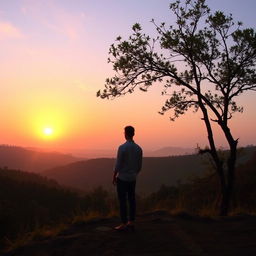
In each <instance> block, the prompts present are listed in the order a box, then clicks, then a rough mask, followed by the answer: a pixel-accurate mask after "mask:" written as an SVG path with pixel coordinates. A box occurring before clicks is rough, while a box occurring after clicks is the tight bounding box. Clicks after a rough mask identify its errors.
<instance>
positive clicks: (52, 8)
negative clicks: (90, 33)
mask: <svg viewBox="0 0 256 256" xmlns="http://www.w3.org/2000/svg"><path fill="white" fill-rule="evenodd" d="M60 3H61V2H55V1H52V0H43V1H42V0H38V1H34V0H24V2H23V6H22V8H21V12H22V13H23V14H24V15H26V16H30V17H31V18H33V19H34V21H37V24H38V25H39V26H43V27H46V28H47V29H49V30H51V31H52V32H53V33H55V34H58V35H62V36H64V37H66V38H68V39H70V40H77V39H79V38H80V35H81V34H83V33H84V27H85V13H84V12H82V11H80V10H79V11H76V12H71V11H70V10H69V9H67V8H65V6H64V5H63V4H60Z"/></svg>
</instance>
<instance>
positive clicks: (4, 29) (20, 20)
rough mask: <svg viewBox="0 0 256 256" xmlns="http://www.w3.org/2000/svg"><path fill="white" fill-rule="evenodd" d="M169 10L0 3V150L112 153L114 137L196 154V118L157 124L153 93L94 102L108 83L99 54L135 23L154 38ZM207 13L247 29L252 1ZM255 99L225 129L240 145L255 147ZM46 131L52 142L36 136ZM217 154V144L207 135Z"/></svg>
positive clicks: (161, 119)
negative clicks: (220, 13)
mask: <svg viewBox="0 0 256 256" xmlns="http://www.w3.org/2000/svg"><path fill="white" fill-rule="evenodd" d="M169 3H170V1H167V0H163V1H156V0H140V1H135V0H132V1H117V0H110V1H103V0H101V1H82V0H80V1H79V0H77V1H70V0H64V1H63V0H44V1H43V0H38V1H33V0H10V1H2V2H1V3H0V41H1V53H0V55H1V58H0V69H1V77H0V108H1V127H0V134H1V135H0V144H12V145H19V146H31V147H39V148H48V149H57V150H65V151H72V150H73V149H83V148H94V149H114V148H116V147H117V146H118V145H119V144H120V143H122V141H123V127H124V126H125V125H127V124H131V125H134V126H135V128H136V141H137V142H138V143H140V144H141V145H142V146H143V147H144V148H146V149H158V148H161V147H165V146H180V147H192V148H194V147H196V145H197V144H199V145H201V146H202V147H203V146H205V145H206V144H207V137H206V133H205V129H204V125H203V122H202V121H201V120H200V117H201V115H200V113H198V114H193V113H187V114H186V115H185V116H183V117H181V118H179V119H178V120H176V121H175V122H170V121H169V117H168V114H167V115H165V116H161V115H159V114H158V113H157V112H158V111H159V110H160V109H161V106H162V104H163V103H164V101H165V98H164V97H163V96H161V90H160V88H159V87H160V85H155V86H154V87H152V89H151V90H150V92H148V93H143V92H139V91H137V92H136V93H135V94H133V95H128V96H127V97H121V98H119V99H116V100H113V101H107V100H101V99H99V98H96V96H95V95H96V91H98V90H99V89H101V88H103V86H104V81H105V79H106V78H107V77H110V76H111V75H113V71H112V67H111V65H110V64H107V57H108V48H109V46H110V44H111V43H113V42H114V40H115V38H116V37H117V36H118V35H122V36H124V37H126V36H128V35H129V34H130V33H131V26H132V25H133V24H134V23H135V22H139V23H141V24H142V26H143V28H144V29H145V31H146V32H147V33H149V34H155V30H154V27H153V25H152V24H151V23H150V22H149V21H150V20H151V18H154V19H155V20H156V21H157V22H162V21H167V22H173V21H174V19H173V16H172V15H171V14H170V12H169V10H168V5H169ZM208 4H209V6H210V7H211V8H213V9H214V10H216V9H221V10H224V11H226V12H228V13H230V12H231V13H233V16H234V18H235V19H237V20H242V21H243V22H244V24H245V26H252V27H255V18H254V16H255V14H254V10H255V7H256V3H255V1H254V0H248V1H246V5H245V4H244V2H241V1H240V0H236V1H234V0H226V1H220V0H214V1H213V0H209V1H208ZM255 100H256V93H248V94H245V95H243V96H242V97H241V98H240V99H239V102H241V104H242V105H243V106H244V113H243V114H236V115H235V116H234V119H233V120H232V122H231V128H232V130H233V133H234V136H235V137H236V138H240V140H239V141H240V145H248V144H256V136H255V130H256V122H255V117H256V116H255V107H254V102H255ZM46 126H52V128H53V130H54V134H53V136H52V137H51V138H50V137H49V138H46V136H45V135H44V134H43V132H42V131H43V129H44V128H45V127H46ZM216 140H217V142H218V145H219V146H224V142H223V138H222V136H221V135H220V134H219V133H218V131H216Z"/></svg>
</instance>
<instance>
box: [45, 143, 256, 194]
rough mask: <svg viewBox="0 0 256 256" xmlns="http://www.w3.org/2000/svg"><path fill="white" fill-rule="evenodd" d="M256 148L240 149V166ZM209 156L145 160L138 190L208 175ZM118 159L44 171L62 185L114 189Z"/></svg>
mask: <svg viewBox="0 0 256 256" xmlns="http://www.w3.org/2000/svg"><path fill="white" fill-rule="evenodd" d="M255 151H256V148H255V147H251V148H244V149H242V150H239V152H240V153H239V155H240V157H239V159H238V162H239V163H244V162H246V161H248V159H250V157H251V156H252V154H253V152H255ZM207 159H208V157H207V156H200V155H183V156H171V157H144V159H143V167H142V171H141V174H140V175H139V178H138V186H137V191H138V192H139V193H140V194H148V193H151V192H154V191H156V190H157V189H159V187H160V186H161V185H162V184H164V185H167V186H172V185H175V184H177V182H187V181H188V180H189V179H190V178H192V177H193V176H201V175H204V174H207V171H208V166H207V162H208V161H207ZM114 164H115V159H114V158H98V159H90V160H86V161H79V162H75V163H71V164H68V165H63V166H59V167H55V168H52V169H49V170H47V171H44V172H42V174H43V175H46V176H47V177H49V178H52V179H55V180H57V181H58V182H59V183H60V184H63V185H67V186H72V187H76V188H79V189H82V190H86V191H88V190H91V189H92V188H95V187H97V186H103V187H104V188H106V189H113V186H112V184H111V181H112V173H113V167H114Z"/></svg>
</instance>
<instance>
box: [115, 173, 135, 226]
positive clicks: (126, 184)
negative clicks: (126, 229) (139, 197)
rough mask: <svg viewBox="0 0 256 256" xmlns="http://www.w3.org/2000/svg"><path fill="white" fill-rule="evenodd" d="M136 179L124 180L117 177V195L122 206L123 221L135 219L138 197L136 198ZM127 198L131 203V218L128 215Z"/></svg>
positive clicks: (121, 215)
mask: <svg viewBox="0 0 256 256" xmlns="http://www.w3.org/2000/svg"><path fill="white" fill-rule="evenodd" d="M135 185H136V181H123V180H120V179H118V178H117V186H116V187H117V195H118V199H119V206H120V217H121V221H122V222H123V223H124V224H126V223H127V221H128V220H129V221H134V220H135V213H136V199H135ZM127 199H128V204H129V218H128V217H127Z"/></svg>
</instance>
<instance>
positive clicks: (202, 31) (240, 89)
mask: <svg viewBox="0 0 256 256" xmlns="http://www.w3.org/2000/svg"><path fill="white" fill-rule="evenodd" d="M205 2H206V1H205V0H194V1H192V0H186V1H183V3H182V2H181V1H176V2H174V3H171V4H170V10H171V11H172V12H173V13H174V15H175V16H176V23H175V24H174V25H170V26H167V25H166V24H165V23H161V24H157V23H156V22H155V21H154V20H152V23H153V24H154V26H155V27H156V30H157V33H158V36H157V37H155V38H151V37H149V36H148V35H146V34H144V33H143V32H142V28H141V26H140V24H138V23H136V24H135V25H133V27H132V29H133V33H132V35H131V36H129V38H128V39H127V40H124V39H122V38H121V37H120V36H119V37H117V39H116V42H115V43H114V44H112V45H111V47H110V51H109V54H110V58H109V59H108V61H109V62H110V63H112V65H113V68H114V70H115V71H116V75H114V76H113V77H112V78H108V79H106V84H105V88H104V89H103V90H99V91H98V92H97V96H98V97H101V98H107V99H109V98H115V97H118V96H121V95H125V94H127V93H132V92H134V90H135V88H139V89H140V90H142V91H145V92H146V91H147V90H148V88H149V87H150V86H151V85H152V84H153V83H155V82H160V83H162V84H163V91H162V93H163V94H165V95H168V96H169V98H168V100H166V102H165V104H164V106H163V107H162V110H161V111H160V113H161V114H164V113H165V112H167V111H169V110H173V115H172V116H171V120H175V119H176V118H178V117H179V116H180V115H183V114H185V113H186V112H187V111H188V110H189V109H192V110H194V111H198V110H199V111H201V113H202V120H203V121H204V123H205V127H206V130H207V134H208V142H209V147H208V148H206V149H204V150H200V153H209V154H210V156H211V158H212V159H213V163H214V168H215V171H216V174H217V175H218V177H219V181H220V188H221V202H220V215H228V212H229V209H230V204H231V199H232V193H233V190H234V181H235V166H236V158H237V144H238V139H235V138H234V137H233V135H232V132H231V130H230V128H229V121H230V119H231V118H232V116H233V114H234V113H235V112H242V111H243V108H242V107H240V106H238V105H237V104H236V101H235V99H236V98H237V97H238V96H240V95H241V94H242V93H244V92H246V91H255V90H256V70H255V61H256V34H255V30H254V29H252V28H245V29H244V28H242V23H241V22H237V23H235V22H234V20H233V17H232V15H231V14H230V15H225V14H224V13H223V12H221V11H216V12H215V13H213V12H212V11H211V10H210V8H209V7H208V6H207V4H206V3H205ZM156 47H157V48H158V50H156ZM180 62H183V63H184V65H183V67H181V65H180ZM214 123H217V125H218V127H219V128H220V129H221V131H222V132H223V134H224V136H225V139H226V141H227V144H228V146H229V151H228V157H227V159H223V158H222V157H221V156H220V154H219V153H218V150H217V148H216V144H215V140H214V133H213V124H214Z"/></svg>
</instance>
